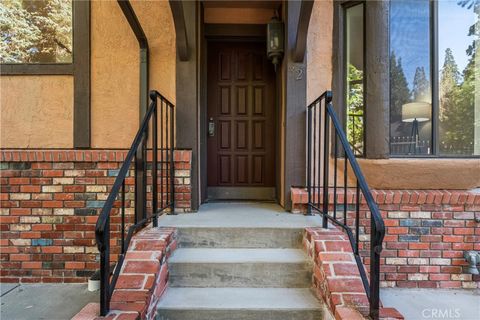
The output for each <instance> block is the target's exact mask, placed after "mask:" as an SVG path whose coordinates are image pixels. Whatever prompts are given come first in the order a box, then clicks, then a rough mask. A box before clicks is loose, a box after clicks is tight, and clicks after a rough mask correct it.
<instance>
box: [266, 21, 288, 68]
mask: <svg viewBox="0 0 480 320" xmlns="http://www.w3.org/2000/svg"><path fill="white" fill-rule="evenodd" d="M283 42H284V32H283V22H282V21H280V19H279V18H278V17H277V16H276V15H275V17H273V18H272V20H270V22H269V23H268V25H267V57H268V59H269V60H272V63H273V66H274V68H275V71H277V65H278V64H279V63H280V60H281V59H282V57H283V52H284V49H283Z"/></svg>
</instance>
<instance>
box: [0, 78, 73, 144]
mask: <svg viewBox="0 0 480 320" xmlns="http://www.w3.org/2000/svg"><path fill="white" fill-rule="evenodd" d="M0 110H1V111H0V127H1V129H0V147H2V148H50V147H51V148H69V147H72V146H73V77H72V76H2V77H0Z"/></svg>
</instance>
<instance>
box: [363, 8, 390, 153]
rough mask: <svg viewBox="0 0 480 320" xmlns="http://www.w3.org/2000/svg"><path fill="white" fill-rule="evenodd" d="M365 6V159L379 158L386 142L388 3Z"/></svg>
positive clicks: (386, 150) (388, 120)
mask: <svg viewBox="0 0 480 320" xmlns="http://www.w3.org/2000/svg"><path fill="white" fill-rule="evenodd" d="M365 4H366V10H365V11H366V13H365V37H366V38H365V70H366V88H365V92H366V99H365V106H366V119H365V128H366V156H367V158H373V159H382V158H388V156H389V140H390V132H389V128H390V125H389V123H390V79H389V75H390V65H389V61H390V59H389V35H388V30H389V28H388V24H389V2H388V1H366V2H365Z"/></svg>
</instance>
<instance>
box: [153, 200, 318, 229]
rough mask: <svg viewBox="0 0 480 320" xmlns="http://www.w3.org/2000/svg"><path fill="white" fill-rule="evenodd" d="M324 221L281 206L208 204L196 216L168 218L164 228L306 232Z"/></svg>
mask: <svg viewBox="0 0 480 320" xmlns="http://www.w3.org/2000/svg"><path fill="white" fill-rule="evenodd" d="M321 222H322V221H321V219H320V218H319V217H318V216H316V217H311V216H310V217H309V216H304V215H301V214H292V213H289V212H286V211H285V210H284V209H283V208H282V207H280V206H279V205H278V204H274V203H262V202H221V203H215V202H213V203H206V204H203V205H202V206H201V207H200V210H199V211H198V212H197V213H194V214H179V215H174V216H173V215H171V216H168V215H165V216H162V217H161V218H160V220H159V225H161V226H174V227H197V228H198V227H200V228H209V227H210V228H212V227H224V228H232V227H237V228H304V227H313V226H320V225H321Z"/></svg>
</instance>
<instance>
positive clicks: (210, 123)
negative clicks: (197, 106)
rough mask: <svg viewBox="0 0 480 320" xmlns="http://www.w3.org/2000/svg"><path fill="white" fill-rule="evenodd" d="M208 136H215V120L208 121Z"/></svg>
mask: <svg viewBox="0 0 480 320" xmlns="http://www.w3.org/2000/svg"><path fill="white" fill-rule="evenodd" d="M208 135H209V136H210V137H213V136H214V135H215V122H214V121H213V118H210V119H209V120H208Z"/></svg>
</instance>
